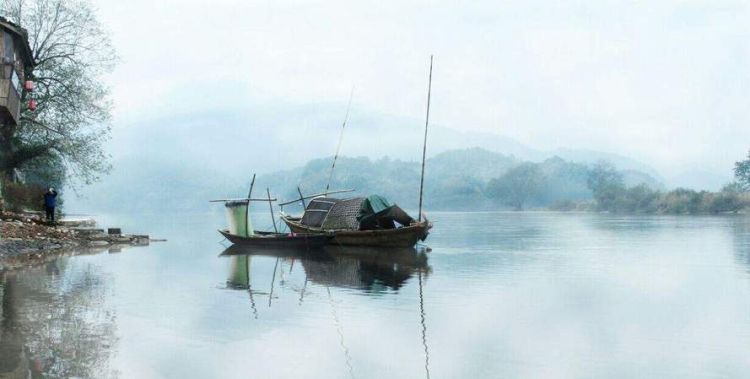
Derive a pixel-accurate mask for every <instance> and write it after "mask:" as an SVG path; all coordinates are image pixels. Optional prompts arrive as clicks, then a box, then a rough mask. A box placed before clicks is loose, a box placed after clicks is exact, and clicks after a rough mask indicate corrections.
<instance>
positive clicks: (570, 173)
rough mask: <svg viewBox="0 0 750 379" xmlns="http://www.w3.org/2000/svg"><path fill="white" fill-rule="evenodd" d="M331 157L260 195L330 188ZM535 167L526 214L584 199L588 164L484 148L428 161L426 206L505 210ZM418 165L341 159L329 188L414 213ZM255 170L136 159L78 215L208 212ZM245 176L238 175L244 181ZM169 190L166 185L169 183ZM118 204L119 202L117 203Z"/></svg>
mask: <svg viewBox="0 0 750 379" xmlns="http://www.w3.org/2000/svg"><path fill="white" fill-rule="evenodd" d="M331 161H332V157H325V158H320V159H314V160H311V161H310V162H308V163H307V164H305V165H304V166H302V167H297V168H294V169H290V170H283V171H277V172H273V173H270V174H265V175H259V176H258V178H257V180H256V187H255V188H256V190H255V194H256V195H258V194H260V193H261V192H263V193H265V189H266V188H270V190H271V194H272V195H273V196H275V197H278V198H280V199H294V198H296V197H297V186H298V185H299V186H300V188H301V189H302V191H303V192H304V193H306V194H311V193H317V192H321V191H323V190H324V189H325V187H326V182H327V180H328V175H329V173H330V169H331ZM530 167H533V169H532V171H533V172H534V173H535V174H539V176H538V178H537V179H539V180H540V181H539V182H538V187H539V188H538V189H537V190H536V191H534V192H535V193H534V194H533V196H529V197H528V198H526V199H525V201H524V204H523V206H524V208H538V207H547V206H550V205H552V204H554V203H555V202H557V201H559V200H574V201H575V200H586V199H590V198H591V196H592V194H591V191H590V190H589V189H588V187H587V184H586V180H587V178H588V173H589V170H590V169H591V166H590V165H586V164H579V163H573V162H569V161H565V160H563V159H561V158H558V157H552V158H549V159H547V160H545V161H542V162H538V163H529V162H524V161H522V160H520V159H517V158H515V157H513V156H510V155H504V154H501V153H497V152H492V151H489V150H485V149H481V148H471V149H461V150H449V151H446V152H443V153H441V154H438V155H436V156H434V157H432V158H429V159H428V160H427V164H426V176H425V195H424V201H425V207H426V208H427V209H430V210H489V209H508V208H513V206H511V205H508V201H507V200H508V199H506V198H504V196H505V195H503V193H502V191H498V188H499V187H498V185H502V183H503V181H504V180H510V179H512V178H505V176H504V175H505V174H507V173H508V172H509V170H510V169H512V168H516V170H515V171H514V172H516V173H517V172H518V171H519V170H520V171H523V170H526V169H529V168H530ZM420 168H421V167H420V162H416V161H402V160H396V159H389V158H382V159H377V160H372V159H369V158H365V157H359V158H352V157H339V160H338V162H337V163H336V170H335V172H334V175H333V180H332V183H331V188H332V189H343V188H354V189H356V190H357V192H356V193H355V195H366V194H372V193H376V194H381V195H384V196H386V197H388V198H389V199H391V200H392V201H393V202H396V203H398V204H400V205H401V206H403V207H406V208H412V209H413V208H416V207H417V202H418V196H419V176H420ZM253 171H254V169H253V167H252V166H249V167H248V169H247V172H246V173H234V176H232V175H230V174H227V173H221V172H217V171H213V170H210V169H207V168H201V167H199V166H197V165H195V164H192V163H191V162H187V161H181V160H175V161H167V160H163V161H161V162H159V164H158V165H154V164H152V163H151V164H149V163H146V162H143V161H142V160H139V158H138V157H132V158H131V159H128V160H127V161H123V162H120V163H119V164H117V165H116V167H115V171H114V172H113V174H112V175H111V176H109V177H106V178H105V179H104V181H103V182H102V183H99V184H97V185H95V186H93V187H91V188H90V189H88V190H87V191H86V192H85V194H84V195H85V197H84V198H83V199H80V200H78V199H72V201H70V203H72V205H71V209H72V210H75V211H89V212H107V211H117V210H125V209H124V208H123V209H118V208H119V207H126V208H127V210H132V211H150V210H153V211H159V210H170V209H173V210H185V209H188V210H189V209H205V207H207V206H208V203H207V200H209V199H212V198H222V197H244V196H246V195H247V189H248V186H249V183H250V177H251V176H252V172H253ZM621 173H622V174H623V176H624V178H625V182H626V184H628V185H631V186H632V185H637V184H640V183H646V184H647V185H649V186H651V187H653V188H660V187H661V185H660V184H659V183H658V182H657V181H656V180H655V179H654V178H653V177H651V176H649V175H648V174H645V173H642V172H639V171H632V170H627V171H621ZM240 175H241V176H240ZM167 183H169V184H167ZM115 199H119V200H117V201H115Z"/></svg>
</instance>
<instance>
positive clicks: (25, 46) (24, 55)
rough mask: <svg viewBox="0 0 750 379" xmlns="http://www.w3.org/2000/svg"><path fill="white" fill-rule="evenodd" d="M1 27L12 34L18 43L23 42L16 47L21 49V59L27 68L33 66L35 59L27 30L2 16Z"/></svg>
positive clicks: (0, 17)
mask: <svg viewBox="0 0 750 379" xmlns="http://www.w3.org/2000/svg"><path fill="white" fill-rule="evenodd" d="M0 27H2V28H3V29H5V30H7V31H9V32H11V33H12V34H13V35H14V36H15V37H16V38H15V39H16V41H21V43H20V44H19V43H16V46H17V47H19V50H20V51H21V59H23V62H24V63H25V64H26V66H33V65H34V57H33V56H32V55H31V46H30V45H29V34H28V33H27V32H26V29H24V28H22V27H20V26H19V25H17V24H15V23H13V22H11V21H9V20H8V19H7V18H5V17H2V16H0Z"/></svg>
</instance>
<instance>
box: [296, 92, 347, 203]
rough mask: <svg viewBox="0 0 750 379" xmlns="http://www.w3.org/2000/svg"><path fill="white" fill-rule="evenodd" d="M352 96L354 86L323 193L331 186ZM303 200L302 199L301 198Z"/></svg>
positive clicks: (326, 192)
mask: <svg viewBox="0 0 750 379" xmlns="http://www.w3.org/2000/svg"><path fill="white" fill-rule="evenodd" d="M352 97H354V87H353V86H352V91H351V92H350V93H349V104H347V105H346V116H344V122H343V123H342V124H341V133H339V143H338V145H336V154H335V155H334V156H333V164H331V172H330V174H328V183H326V190H325V194H326V195H328V188H330V186H331V179H332V178H333V169H334V168H336V160H337V159H338V158H339V150H341V141H342V140H343V139H344V128H346V122H347V121H348V120H349V109H350V108H351V107H352ZM303 201H304V200H303Z"/></svg>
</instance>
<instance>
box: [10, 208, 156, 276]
mask: <svg viewBox="0 0 750 379" xmlns="http://www.w3.org/2000/svg"><path fill="white" fill-rule="evenodd" d="M150 242H151V239H150V238H149V236H148V235H130V234H122V233H121V231H120V230H119V229H118V228H112V229H100V228H98V227H97V225H96V221H95V220H93V219H82V220H65V219H63V220H62V221H60V222H58V223H54V224H50V223H47V222H45V221H44V219H43V218H42V216H41V215H40V214H37V213H14V212H0V271H1V270H9V269H16V268H20V267H26V266H31V265H36V264H39V263H44V262H48V261H50V260H53V259H56V258H58V257H60V256H70V255H82V254H97V253H101V252H105V251H111V252H118V251H120V250H121V249H122V248H125V247H131V246H146V245H149V243H150Z"/></svg>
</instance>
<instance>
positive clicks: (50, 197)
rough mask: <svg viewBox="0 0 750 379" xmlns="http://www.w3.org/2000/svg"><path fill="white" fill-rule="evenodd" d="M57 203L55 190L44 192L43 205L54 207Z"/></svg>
mask: <svg viewBox="0 0 750 379" xmlns="http://www.w3.org/2000/svg"><path fill="white" fill-rule="evenodd" d="M55 205H57V191H52V192H47V193H45V194H44V206H45V207H49V208H54V207H55Z"/></svg>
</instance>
